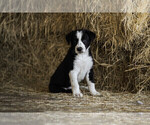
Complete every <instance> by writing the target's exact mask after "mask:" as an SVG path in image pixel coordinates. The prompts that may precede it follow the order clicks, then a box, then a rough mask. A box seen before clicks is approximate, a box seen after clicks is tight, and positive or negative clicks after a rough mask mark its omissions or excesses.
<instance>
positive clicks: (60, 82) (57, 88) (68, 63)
mask: <svg viewBox="0 0 150 125" xmlns="http://www.w3.org/2000/svg"><path fill="white" fill-rule="evenodd" d="M76 31H77V30H75V31H72V32H70V33H69V34H67V35H66V40H67V42H68V43H69V44H70V43H71V47H70V49H69V50H68V53H67V55H66V57H65V58H64V60H63V61H62V63H61V64H60V65H59V66H58V68H57V70H56V71H55V73H54V74H53V75H52V77H51V80H50V84H49V91H50V92H53V93H58V92H66V93H68V92H72V90H71V89H70V90H66V89H64V88H67V87H70V86H71V83H70V79H69V72H70V71H71V70H72V69H73V62H74V60H75V57H76V55H77V54H76V53H75V46H76V44H77V38H76V35H75V34H76ZM78 31H81V30H78ZM82 32H83V37H82V40H83V39H84V42H83V43H84V44H85V46H86V48H87V47H88V46H89V45H90V42H91V41H93V40H94V38H95V34H94V33H93V32H91V31H88V30H82ZM89 55H90V56H92V54H91V51H90V50H89ZM89 78H90V80H91V81H94V79H93V69H91V71H90V74H89Z"/></svg>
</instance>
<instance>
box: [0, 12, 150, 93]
mask: <svg viewBox="0 0 150 125" xmlns="http://www.w3.org/2000/svg"><path fill="white" fill-rule="evenodd" d="M149 19H150V17H149V14H148V13H132V14H131V13H119V14H118V13H77V14H76V13H58V14H53V13H51V14H48V13H43V14H33V13H27V14H23V13H22V14H19V13H17V14H15V13H12V14H11V13H10V14H0V34H1V36H0V48H1V49H0V53H1V54H0V69H1V71H0V78H1V79H0V82H1V83H4V84H3V86H5V83H13V84H15V85H16V86H23V87H30V88H33V89H34V90H40V91H45V90H47V88H48V87H47V86H48V84H49V79H50V76H51V75H52V74H53V72H54V71H55V69H56V68H57V66H58V65H59V64H60V62H61V61H62V60H63V58H64V56H65V54H66V52H67V50H68V48H69V45H67V43H66V40H65V35H66V34H67V33H68V32H70V31H71V30H74V29H77V28H86V29H90V30H92V31H94V32H95V33H96V35H97V38H96V40H95V41H94V42H93V44H92V52H93V54H94V60H95V65H94V69H95V79H96V84H97V86H99V87H100V88H101V89H104V90H111V91H130V92H136V91H142V90H148V89H150V85H149V83H150V77H149V76H150V41H149V33H150V31H149V24H150V23H149Z"/></svg>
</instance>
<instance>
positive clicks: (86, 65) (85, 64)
mask: <svg viewBox="0 0 150 125" xmlns="http://www.w3.org/2000/svg"><path fill="white" fill-rule="evenodd" d="M92 66H93V60H92V57H91V56H89V55H88V53H83V54H79V55H77V56H76V58H75V61H74V67H73V70H74V71H75V72H76V73H77V80H78V82H80V81H81V80H83V79H84V78H85V75H86V74H87V72H89V71H90V69H91V68H92Z"/></svg>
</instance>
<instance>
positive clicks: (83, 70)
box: [69, 32, 99, 97]
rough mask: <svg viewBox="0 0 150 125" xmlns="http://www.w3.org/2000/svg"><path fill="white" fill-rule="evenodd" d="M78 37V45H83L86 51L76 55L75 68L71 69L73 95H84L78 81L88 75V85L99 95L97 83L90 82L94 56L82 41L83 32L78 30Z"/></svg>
mask: <svg viewBox="0 0 150 125" xmlns="http://www.w3.org/2000/svg"><path fill="white" fill-rule="evenodd" d="M77 38H78V40H79V41H78V44H77V46H78V47H79V46H80V47H81V46H82V48H83V49H84V51H83V52H82V53H80V54H78V55H77V56H76V58H75V60H74V67H73V70H72V71H70V73H69V77H70V82H71V86H72V92H73V95H74V96H77V97H82V96H83V94H82V93H81V91H80V88H79V84H78V83H79V82H80V81H81V80H83V79H84V78H85V76H86V80H87V83H88V87H89V90H90V92H91V94H92V95H99V93H98V92H97V91H96V90H95V84H94V83H92V82H90V80H89V72H90V69H91V68H92V66H93V61H92V57H91V56H89V48H87V49H86V48H85V46H84V44H83V43H82V41H81V38H82V32H77ZM81 43H82V44H83V45H82V44H81Z"/></svg>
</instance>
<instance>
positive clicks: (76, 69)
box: [49, 29, 99, 97]
mask: <svg viewBox="0 0 150 125" xmlns="http://www.w3.org/2000/svg"><path fill="white" fill-rule="evenodd" d="M94 38H95V34H94V33H93V32H91V31H89V30H85V29H80V30H75V31H72V32H70V33H69V34H68V35H66V40H67V42H68V43H69V44H70V43H71V47H70V49H69V51H68V53H67V55H66V57H65V58H64V60H63V61H62V63H61V64H60V65H59V66H58V68H57V70H56V71H55V73H54V74H53V76H52V77H51V80H50V84H49V91H50V92H52V93H59V92H66V93H69V92H72V93H73V96H77V97H82V96H83V94H82V93H81V91H80V88H79V82H81V81H82V80H83V79H84V78H86V81H87V84H88V88H89V91H90V93H91V94H92V95H99V92H97V91H96V90H95V84H94V78H93V58H92V54H91V50H90V43H91V42H92V41H93V40H94Z"/></svg>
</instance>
